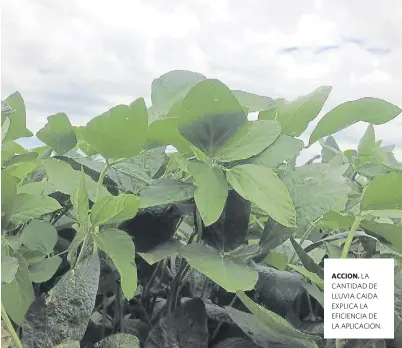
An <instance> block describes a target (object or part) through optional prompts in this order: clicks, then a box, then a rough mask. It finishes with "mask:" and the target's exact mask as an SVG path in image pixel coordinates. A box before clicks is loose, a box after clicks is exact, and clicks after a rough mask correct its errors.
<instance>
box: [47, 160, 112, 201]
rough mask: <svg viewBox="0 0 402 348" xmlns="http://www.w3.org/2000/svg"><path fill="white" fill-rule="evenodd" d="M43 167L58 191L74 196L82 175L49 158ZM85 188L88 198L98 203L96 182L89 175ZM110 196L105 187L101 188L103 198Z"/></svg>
mask: <svg viewBox="0 0 402 348" xmlns="http://www.w3.org/2000/svg"><path fill="white" fill-rule="evenodd" d="M43 167H44V168H45V170H46V174H47V177H48V179H49V180H48V181H49V182H50V183H51V184H52V185H53V186H54V187H55V188H56V190H57V191H60V192H63V193H65V194H67V195H72V194H73V193H74V192H75V191H76V190H77V187H79V186H80V181H81V173H80V171H78V170H74V169H73V168H71V166H70V165H69V164H68V163H66V162H64V161H61V160H57V159H54V158H48V159H46V160H44V161H43ZM85 178H86V182H85V186H86V189H87V190H88V197H89V199H90V200H91V201H93V202H94V201H96V188H97V182H95V181H94V180H93V179H92V178H91V177H90V176H89V175H86V174H85ZM105 196H110V193H109V191H108V190H106V188H105V187H104V186H101V197H105Z"/></svg>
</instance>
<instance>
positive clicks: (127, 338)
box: [94, 332, 149, 348]
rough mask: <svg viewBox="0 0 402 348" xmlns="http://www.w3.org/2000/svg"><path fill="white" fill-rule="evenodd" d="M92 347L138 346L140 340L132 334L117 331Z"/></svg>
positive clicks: (138, 347)
mask: <svg viewBox="0 0 402 348" xmlns="http://www.w3.org/2000/svg"><path fill="white" fill-rule="evenodd" d="M148 347H149V345H148ZM94 348H140V341H139V340H138V338H137V337H136V336H134V335H129V334H127V333H120V332H119V333H117V334H113V335H110V336H108V337H106V338H104V339H103V340H101V341H99V342H98V343H96V344H95V345H94Z"/></svg>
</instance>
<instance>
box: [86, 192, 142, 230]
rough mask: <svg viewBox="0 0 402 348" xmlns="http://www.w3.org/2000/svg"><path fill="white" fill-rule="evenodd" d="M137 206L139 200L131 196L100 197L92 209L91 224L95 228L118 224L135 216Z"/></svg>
mask: <svg viewBox="0 0 402 348" xmlns="http://www.w3.org/2000/svg"><path fill="white" fill-rule="evenodd" d="M139 205H140V200H139V198H138V197H137V196H136V195H133V194H120V195H118V196H111V197H102V198H101V199H99V200H98V201H96V202H95V204H94V206H93V207H92V211H91V222H92V224H93V225H95V226H100V225H105V224H119V223H121V222H123V221H124V220H129V219H132V218H133V217H134V216H135V215H136V214H137V211H138V208H139Z"/></svg>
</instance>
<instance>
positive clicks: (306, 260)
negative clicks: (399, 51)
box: [290, 236, 324, 279]
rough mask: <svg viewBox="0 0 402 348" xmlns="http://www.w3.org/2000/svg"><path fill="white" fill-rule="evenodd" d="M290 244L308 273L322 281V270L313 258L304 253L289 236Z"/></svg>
mask: <svg viewBox="0 0 402 348" xmlns="http://www.w3.org/2000/svg"><path fill="white" fill-rule="evenodd" d="M290 242H291V243H292V245H293V248H295V251H296V253H297V255H298V256H299V259H300V261H301V263H302V264H303V266H304V267H305V268H306V269H307V270H308V271H310V272H313V273H316V274H317V275H318V276H319V277H320V278H321V279H324V270H323V269H322V268H321V267H320V266H318V265H317V264H316V263H315V261H314V260H313V258H312V257H311V256H310V255H308V254H307V253H306V252H305V251H304V249H303V247H302V246H301V245H300V244H299V243H297V242H296V241H295V239H294V238H293V237H292V236H290Z"/></svg>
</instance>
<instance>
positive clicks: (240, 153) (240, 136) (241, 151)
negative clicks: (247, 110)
mask: <svg viewBox="0 0 402 348" xmlns="http://www.w3.org/2000/svg"><path fill="white" fill-rule="evenodd" d="M280 133H281V126H280V124H279V123H278V122H276V121H249V122H247V123H246V124H245V125H244V126H243V127H242V128H240V130H239V131H238V132H237V133H236V134H235V135H234V136H233V137H231V138H230V139H229V140H228V141H227V142H226V144H225V145H224V146H223V147H222V149H221V150H220V151H219V152H218V153H217V154H216V156H215V158H216V159H217V160H218V161H220V162H231V161H237V160H243V159H247V158H250V157H252V156H255V155H258V154H259V153H260V152H261V151H263V150H265V149H266V148H267V147H268V146H269V145H271V144H272V143H273V142H274V141H275V140H276V139H277V138H278V136H279V135H280Z"/></svg>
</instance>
